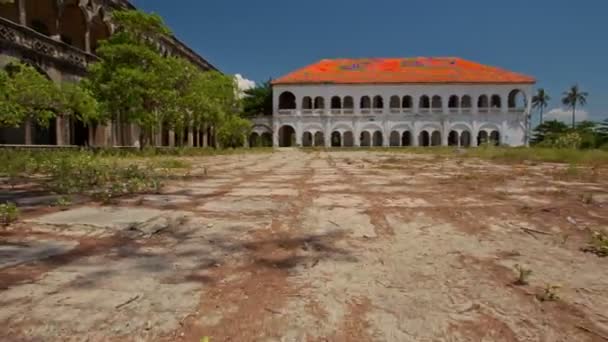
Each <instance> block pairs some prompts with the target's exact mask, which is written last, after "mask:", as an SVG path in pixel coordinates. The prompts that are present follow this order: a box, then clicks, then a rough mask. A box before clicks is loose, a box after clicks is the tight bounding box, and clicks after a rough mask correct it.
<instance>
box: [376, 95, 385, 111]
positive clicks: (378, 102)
mask: <svg viewBox="0 0 608 342" xmlns="http://www.w3.org/2000/svg"><path fill="white" fill-rule="evenodd" d="M382 108H384V100H383V99H382V96H380V95H376V96H374V109H382Z"/></svg>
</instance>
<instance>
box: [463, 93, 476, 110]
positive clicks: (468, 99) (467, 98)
mask: <svg viewBox="0 0 608 342" xmlns="http://www.w3.org/2000/svg"><path fill="white" fill-rule="evenodd" d="M460 101H461V103H460V107H462V108H463V109H467V110H469V109H471V107H473V101H472V100H471V97H470V96H469V95H465V96H463V97H462V99H461V100H460Z"/></svg>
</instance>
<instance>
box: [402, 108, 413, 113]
mask: <svg viewBox="0 0 608 342" xmlns="http://www.w3.org/2000/svg"><path fill="white" fill-rule="evenodd" d="M402 111H403V112H404V113H411V112H413V110H412V108H403V109H402Z"/></svg>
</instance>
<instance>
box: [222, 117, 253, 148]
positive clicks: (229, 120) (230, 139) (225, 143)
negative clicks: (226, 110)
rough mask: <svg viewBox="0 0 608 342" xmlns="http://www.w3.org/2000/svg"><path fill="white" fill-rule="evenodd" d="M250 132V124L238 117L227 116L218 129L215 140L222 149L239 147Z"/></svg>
mask: <svg viewBox="0 0 608 342" xmlns="http://www.w3.org/2000/svg"><path fill="white" fill-rule="evenodd" d="M250 130H251V123H250V122H249V120H247V119H243V118H241V117H239V116H238V115H235V114H233V115H229V116H228V117H226V118H225V119H224V120H223V122H222V123H221V124H220V126H219V128H218V133H217V138H218V140H219V142H220V144H221V145H222V147H231V148H236V147H241V146H243V143H244V142H245V139H246V138H247V136H248V135H249V132H250Z"/></svg>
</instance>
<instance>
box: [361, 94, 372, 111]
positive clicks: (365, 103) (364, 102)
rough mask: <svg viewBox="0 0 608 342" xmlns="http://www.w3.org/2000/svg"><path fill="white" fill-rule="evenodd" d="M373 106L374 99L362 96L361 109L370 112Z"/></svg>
mask: <svg viewBox="0 0 608 342" xmlns="http://www.w3.org/2000/svg"><path fill="white" fill-rule="evenodd" d="M371 107H372V101H371V100H370V98H369V96H363V97H362V98H361V103H360V108H361V111H362V112H369V110H370V108H371Z"/></svg>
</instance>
